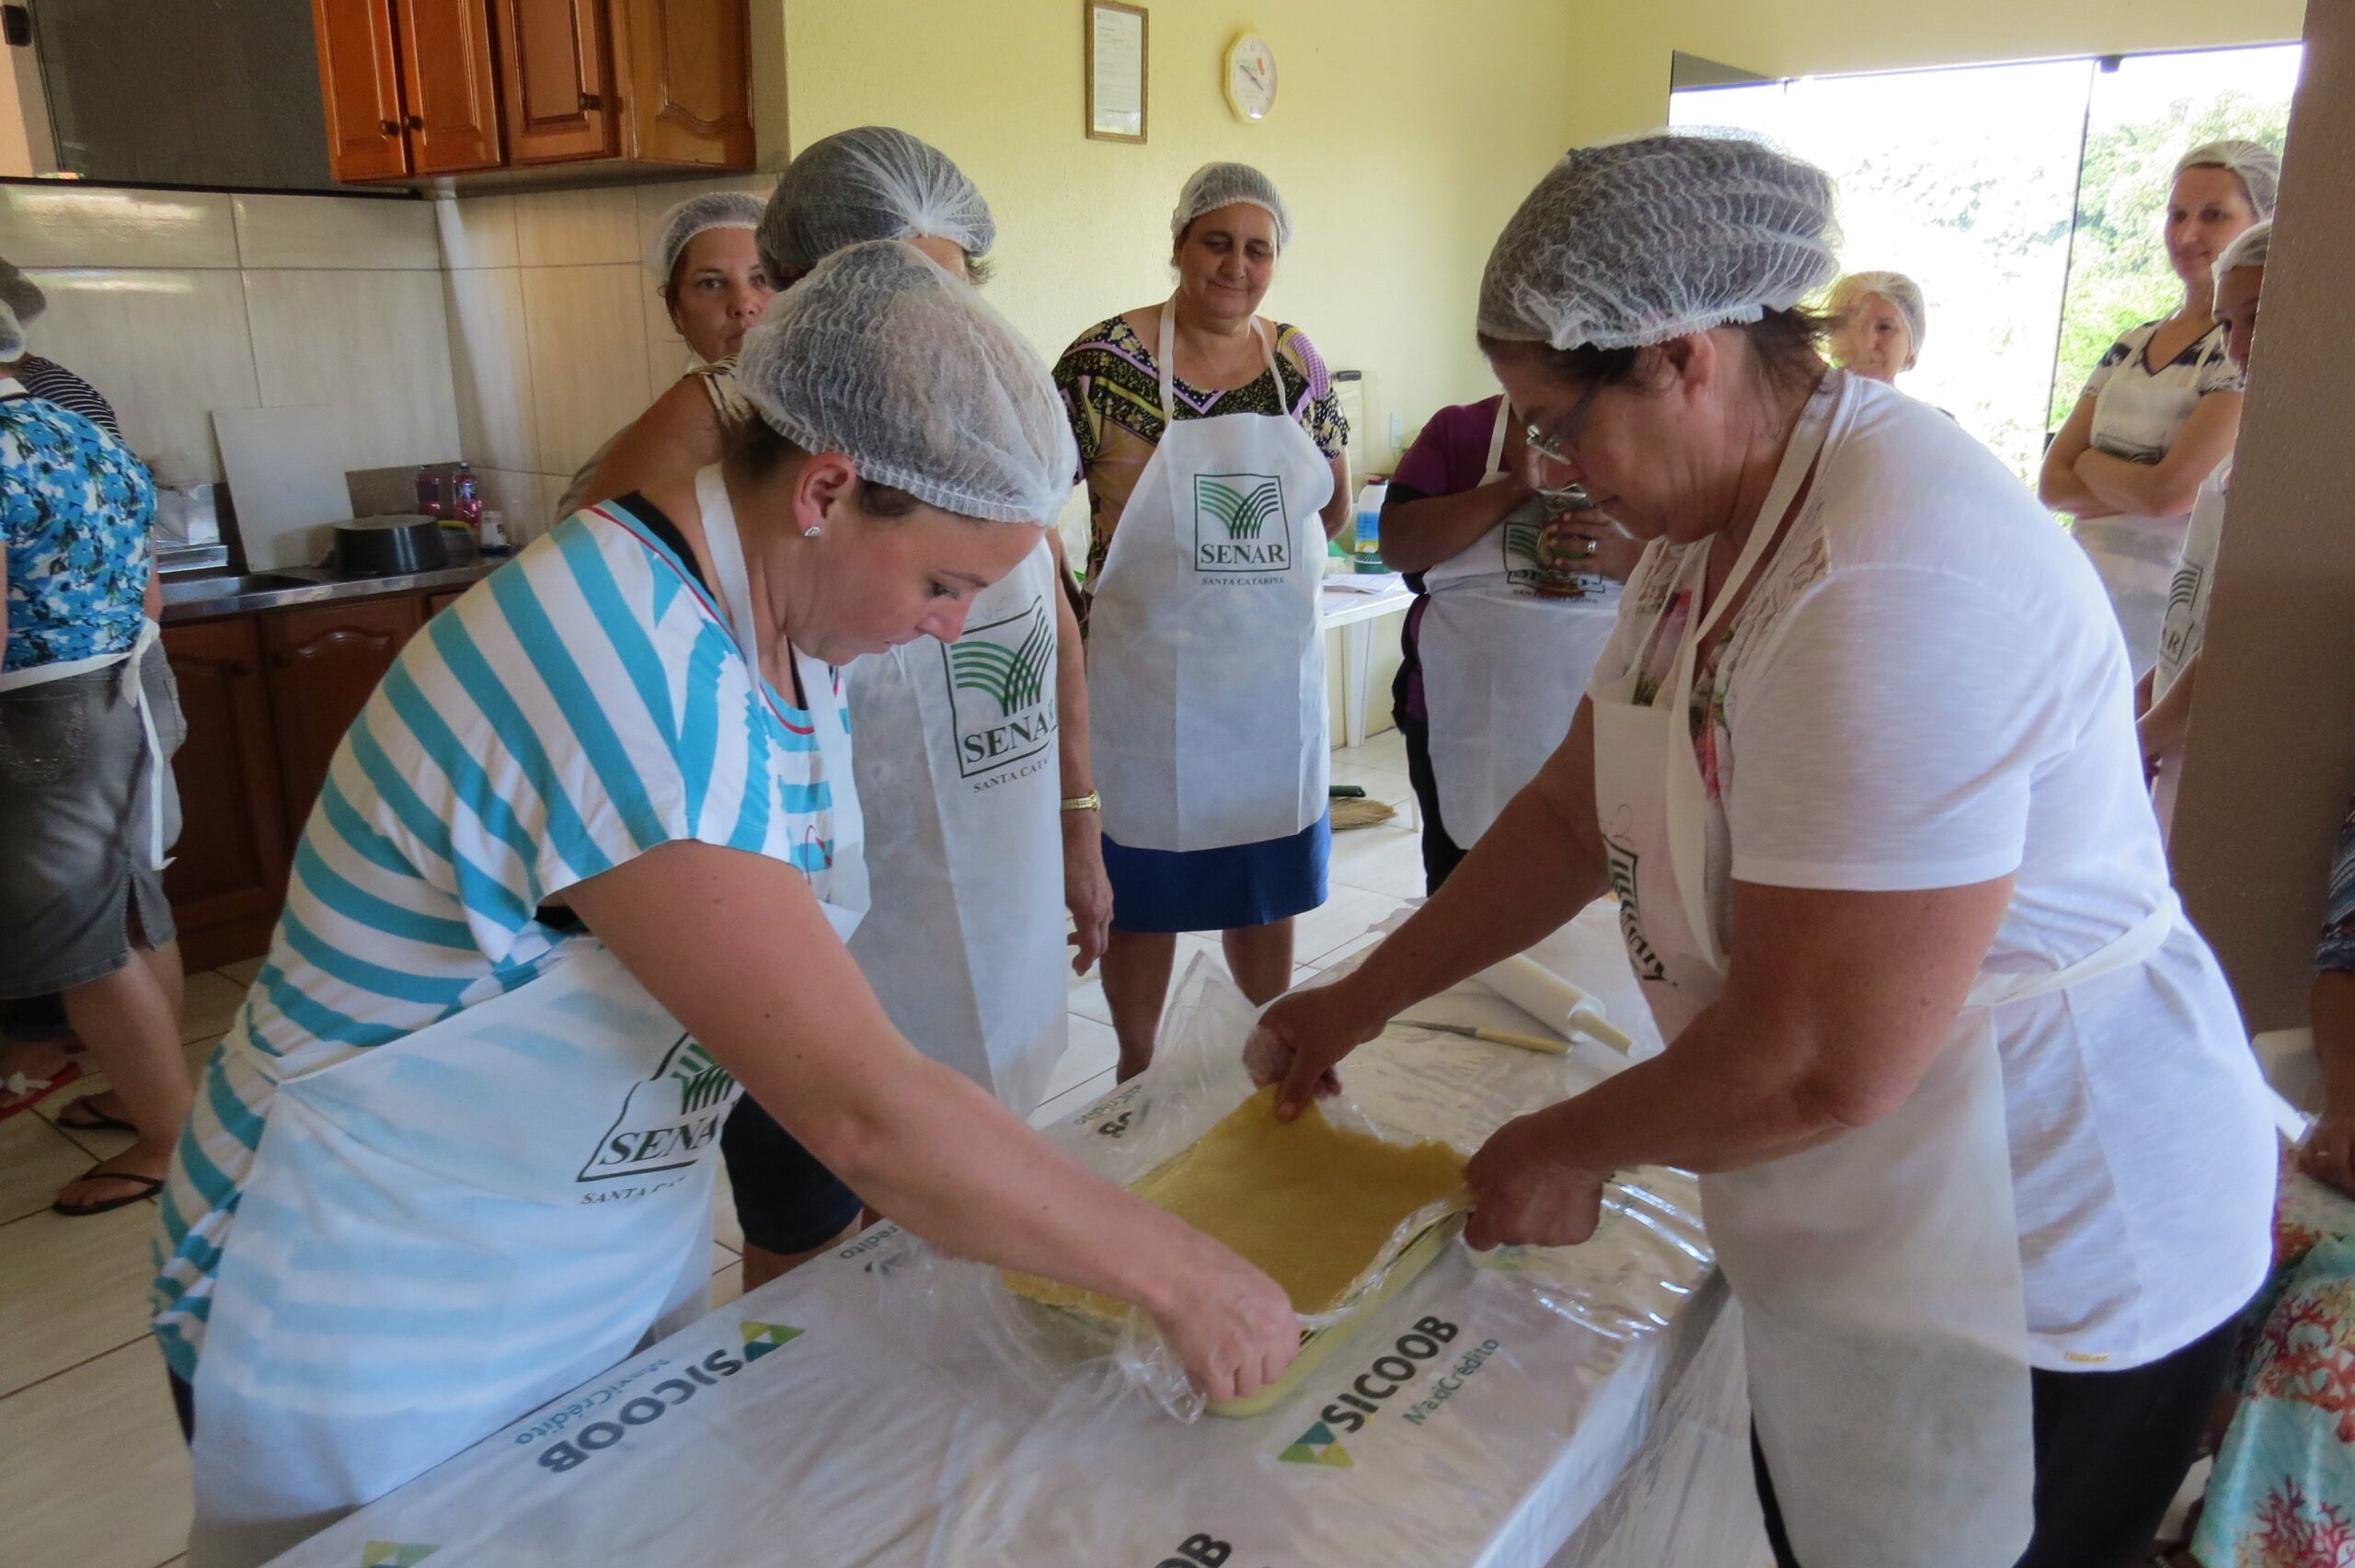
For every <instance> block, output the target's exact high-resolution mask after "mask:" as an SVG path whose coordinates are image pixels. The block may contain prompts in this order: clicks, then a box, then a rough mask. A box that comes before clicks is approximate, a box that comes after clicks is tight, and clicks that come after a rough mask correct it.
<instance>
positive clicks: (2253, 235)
mask: <svg viewBox="0 0 2355 1568" xmlns="http://www.w3.org/2000/svg"><path fill="white" fill-rule="evenodd" d="M2272 248H2273V220H2272V219H2270V218H2265V219H2261V220H2259V221H2258V222H2257V223H2251V224H2250V225H2249V226H2248V227H2246V228H2245V229H2243V230H2242V231H2241V232H2240V233H2238V234H2236V235H2234V236H2233V243H2232V244H2230V245H2228V246H2225V247H2224V250H2223V255H2221V256H2219V257H2217V258H2216V280H2217V281H2218V282H2220V283H2221V282H2223V280H2224V274H2225V273H2227V272H2241V271H2246V269H2250V268H2253V267H2262V266H2264V265H2265V256H2266V253H2267V252H2268V251H2269V250H2271V249H2272Z"/></svg>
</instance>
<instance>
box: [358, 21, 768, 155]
mask: <svg viewBox="0 0 2355 1568" xmlns="http://www.w3.org/2000/svg"><path fill="white" fill-rule="evenodd" d="M750 4H751V0H311V13H312V19H313V22H314V25H315V28H316V33H317V43H318V56H319V79H320V86H321V89H322V93H323V96H324V97H325V99H326V102H327V141H328V153H329V157H330V162H331V165H332V166H333V167H334V169H335V175H336V178H338V179H339V180H344V181H354V182H357V181H379V182H381V181H391V180H410V181H422V180H426V179H437V180H438V179H442V178H444V177H453V176H456V177H462V178H460V179H459V182H458V185H457V189H462V190H463V189H487V188H488V187H491V186H495V185H499V184H502V183H513V182H514V181H515V179H516V177H530V176H532V175H534V173H536V174H538V175H539V176H540V177H541V182H543V183H544V182H545V180H546V176H547V175H549V174H551V173H556V172H559V171H561V170H564V169H567V168H579V169H580V170H582V171H583V172H584V173H589V174H593V175H594V176H596V177H603V178H609V177H611V175H612V173H613V172H614V171H615V170H639V169H642V170H644V171H645V172H647V173H649V174H655V173H661V172H676V171H683V170H684V171H695V170H703V171H712V172H717V171H723V170H735V169H749V168H751V167H752V163H753V158H754V153H755V148H754V144H753V135H752V24H751V11H750Z"/></svg>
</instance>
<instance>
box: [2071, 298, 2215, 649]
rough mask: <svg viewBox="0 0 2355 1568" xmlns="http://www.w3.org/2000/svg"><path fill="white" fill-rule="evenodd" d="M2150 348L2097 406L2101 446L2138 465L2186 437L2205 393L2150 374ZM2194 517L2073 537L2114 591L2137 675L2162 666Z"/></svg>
mask: <svg viewBox="0 0 2355 1568" xmlns="http://www.w3.org/2000/svg"><path fill="white" fill-rule="evenodd" d="M2149 352H2150V349H2149V348H2148V346H2147V345H2145V347H2144V348H2143V349H2141V350H2140V351H2139V352H2138V353H2137V354H2136V355H2135V357H2134V358H2133V359H2131V360H2129V361H2127V362H2126V363H2125V364H2122V365H2120V366H2119V367H2118V368H2117V370H2116V371H2115V372H2113V373H2112V374H2111V376H2110V378H2109V380H2108V382H2107V383H2104V384H2103V386H2102V389H2101V391H2100V393H2099V394H2098V395H2097V397H2096V400H2095V410H2094V438H2093V444H2094V445H2095V446H2096V447H2097V448H2098V449H2100V450H2101V451H2103V452H2108V453H2109V454H2110V455H2111V456H2113V457H2122V458H2125V459H2126V460H2127V461H2128V462H2130V463H2139V462H2152V463H2155V462H2156V461H2158V459H2159V458H2160V457H2162V456H2164V455H2165V452H2166V446H2167V444H2169V443H2172V442H2173V441H2174V440H2175V438H2176V436H2177V434H2178V433H2179V432H2181V430H2182V429H2183V427H2184V424H2185V422H2186V421H2187V420H2188V419H2189V418H2191V411H2192V409H2193V408H2195V407H2196V406H2198V405H2199V402H2200V394H2199V391H2198V390H2197V389H2196V388H2195V387H2192V386H2188V385H2185V384H2183V383H2181V382H2180V381H2179V380H2175V379H2169V378H2163V377H2160V376H2154V375H2152V374H2150V373H2149V372H2146V371H2144V370H2143V369H2142V361H2143V360H2144V359H2145V358H2146V357H2147V356H2148V354H2149ZM2190 525H2191V514H2190V513H2189V512H2170V513H2168V514H2167V515H2166V516H2165V517H2137V516H2133V515H2131V514H2130V515H2125V516H2119V517H2094V518H2080V519H2079V520H2078V521H2076V522H2075V523H2074V525H2073V526H2072V528H2071V530H2070V532H2072V533H2073V534H2074V536H2075V537H2076V541H2077V543H2078V544H2079V545H2080V546H2082V547H2083V548H2084V550H2085V555H2086V556H2087V557H2088V558H2090V559H2091V560H2092V562H2093V564H2094V570H2095V572H2096V573H2097V574H2098V575H2099V576H2100V578H2101V583H2102V587H2103V588H2105V589H2108V591H2109V602H2110V607H2111V608H2112V609H2113V610H2115V611H2116V612H2118V624H2119V629H2120V630H2121V631H2123V632H2124V633H2125V634H2126V655H2127V658H2128V659H2129V660H2131V663H2132V665H2133V669H2134V673H2135V674H2136V675H2138V676H2139V675H2141V674H2142V672H2143V671H2144V670H2149V669H2150V668H2151V667H2152V665H2154V663H2156V662H2157V660H2158V657H2159V627H2160V624H2161V623H2162V622H2164V621H2165V619H2166V612H2167V585H2168V582H2169V580H2170V579H2171V578H2173V576H2174V575H2175V563H2176V557H2177V556H2178V555H2181V554H2182V553H2183V540H2184V534H2185V532H2187V531H2188V529H2189V527H2190Z"/></svg>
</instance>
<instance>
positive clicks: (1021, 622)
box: [940, 596, 1055, 779]
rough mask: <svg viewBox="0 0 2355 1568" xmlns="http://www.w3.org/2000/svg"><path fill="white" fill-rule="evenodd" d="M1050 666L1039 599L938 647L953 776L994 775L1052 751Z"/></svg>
mask: <svg viewBox="0 0 2355 1568" xmlns="http://www.w3.org/2000/svg"><path fill="white" fill-rule="evenodd" d="M1054 662H1055V618H1054V615H1053V613H1052V612H1051V611H1050V610H1049V609H1048V608H1047V601H1046V599H1045V598H1044V597H1043V596H1040V597H1037V598H1034V599H1032V600H1031V601H1030V607H1029V608H1028V609H1027V610H1023V611H1020V612H1017V613H1015V614H1012V615H1008V616H1006V617H1005V618H1004V619H1002V620H997V621H993V622H991V623H989V624H987V625H983V626H967V627H966V628H965V635H962V636H960V637H959V638H958V639H957V640H956V641H955V642H954V643H950V644H945V645H943V646H942V647H941V649H940V663H941V669H942V671H943V673H944V674H946V676H947V677H948V707H949V713H950V715H951V718H952V722H953V724H954V726H955V728H956V733H957V775H958V777H959V778H967V779H970V778H971V777H973V776H974V775H975V774H976V773H995V772H997V771H998V770H999V769H1001V768H1005V767H1009V766H1011V765H1012V764H1014V763H1016V762H1020V761H1027V760H1028V759H1029V758H1031V757H1035V756H1037V755H1038V754H1039V753H1040V752H1041V751H1044V750H1046V749H1047V748H1048V747H1050V746H1051V745H1053V744H1054V740H1055V704H1054V681H1053V666H1054Z"/></svg>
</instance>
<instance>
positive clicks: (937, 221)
mask: <svg viewBox="0 0 2355 1568" xmlns="http://www.w3.org/2000/svg"><path fill="white" fill-rule="evenodd" d="M879 239H945V240H948V241H950V242H952V243H954V244H955V245H956V246H958V247H959V248H960V249H962V250H963V251H964V253H965V254H966V255H967V256H968V257H971V258H980V257H982V256H984V255H987V254H988V252H989V248H990V246H991V245H992V244H994V242H995V241H996V239H997V223H996V222H995V221H994V220H993V219H992V218H991V217H990V204H989V203H988V202H987V201H984V200H982V192H981V189H980V187H978V186H976V185H975V184H974V183H973V182H972V181H971V179H968V178H967V177H965V171H964V170H963V169H960V168H959V167H958V166H956V164H955V163H953V162H951V161H950V159H949V157H948V154H946V153H944V152H942V151H941V150H940V149H939V148H937V147H936V146H933V145H932V144H931V143H928V142H923V141H919V140H918V139H917V138H915V137H913V136H911V135H909V134H908V133H907V132H904V131H895V130H893V129H892V128H891V127H890V126H888V125H862V126H860V127H858V128H857V129H856V130H854V131H839V132H835V133H834V134H833V135H832V136H828V137H826V138H824V139H823V140H821V141H818V142H813V143H810V146H809V147H808V148H807V149H806V150H805V151H804V152H803V153H802V155H800V156H799V157H798V158H796V159H794V160H793V162H792V163H790V164H788V165H787V166H786V170H785V176H784V177H783V178H781V179H779V180H778V181H777V182H776V194H775V195H774V196H771V197H770V198H769V204H768V210H767V211H766V212H764V213H762V215H761V259H762V260H763V261H764V262H766V263H768V264H769V266H771V267H772V268H775V269H781V270H783V271H785V272H788V273H796V274H798V273H802V272H807V271H809V270H810V269H811V268H813V267H815V266H817V265H818V263H819V262H821V261H822V260H824V259H825V258H827V257H829V256H832V255H833V253H834V252H835V251H838V250H840V249H842V248H843V246H846V245H857V244H860V243H861V242H863V241H867V240H879ZM770 281H771V282H773V283H775V284H777V285H778V286H780V287H782V286H783V285H784V283H785V279H783V278H781V277H772V278H771V279H770Z"/></svg>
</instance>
